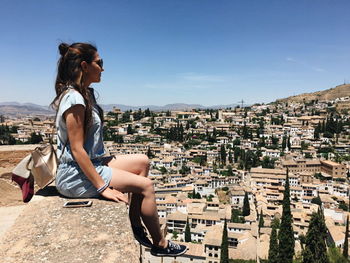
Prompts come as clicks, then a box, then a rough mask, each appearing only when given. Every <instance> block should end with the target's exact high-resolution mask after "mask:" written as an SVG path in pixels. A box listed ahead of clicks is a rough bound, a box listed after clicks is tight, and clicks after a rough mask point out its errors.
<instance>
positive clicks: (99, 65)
mask: <svg viewBox="0 0 350 263" xmlns="http://www.w3.org/2000/svg"><path fill="white" fill-rule="evenodd" d="M85 65H86V66H84V67H85V70H84V73H85V83H86V84H88V86H89V85H90V84H91V83H94V82H100V81H101V73H102V71H104V69H103V62H102V60H101V58H100V56H99V54H98V53H97V52H96V54H95V57H94V59H93V60H92V62H91V63H90V64H89V63H86V64H85ZM84 67H83V68H84Z"/></svg>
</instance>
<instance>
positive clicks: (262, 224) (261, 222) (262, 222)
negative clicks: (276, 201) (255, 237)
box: [259, 209, 265, 231]
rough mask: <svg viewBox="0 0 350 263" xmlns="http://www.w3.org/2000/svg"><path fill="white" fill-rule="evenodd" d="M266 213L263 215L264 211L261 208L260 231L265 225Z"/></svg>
mask: <svg viewBox="0 0 350 263" xmlns="http://www.w3.org/2000/svg"><path fill="white" fill-rule="evenodd" d="M264 223H265V222H264V215H263V212H262V209H261V210H260V215H259V231H260V228H262V227H264Z"/></svg>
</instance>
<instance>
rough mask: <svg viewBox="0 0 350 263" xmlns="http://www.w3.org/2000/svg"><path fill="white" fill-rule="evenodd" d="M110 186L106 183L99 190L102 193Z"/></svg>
mask: <svg viewBox="0 0 350 263" xmlns="http://www.w3.org/2000/svg"><path fill="white" fill-rule="evenodd" d="M107 187H108V183H105V184H104V185H103V186H101V187H100V188H98V189H97V192H99V193H102V192H103V191H104V190H106V188H107Z"/></svg>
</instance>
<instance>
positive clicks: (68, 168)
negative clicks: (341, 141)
mask: <svg viewBox="0 0 350 263" xmlns="http://www.w3.org/2000/svg"><path fill="white" fill-rule="evenodd" d="M74 105H83V106H84V107H85V102H84V99H83V97H82V95H81V94H80V93H79V92H78V91H76V90H74V89H73V88H72V89H70V90H69V91H68V92H67V93H66V94H65V95H64V96H63V98H62V100H61V103H60V105H59V108H58V113H57V118H56V127H57V135H58V136H57V156H58V158H59V162H60V163H59V165H58V169H57V175H56V188H57V190H58V192H60V193H61V194H62V195H64V196H66V197H72V198H89V197H96V196H99V193H98V192H97V189H96V187H95V186H94V185H93V184H92V183H91V182H90V180H89V179H88V178H87V177H86V176H85V174H84V173H83V171H82V170H81V169H80V167H79V165H78V163H77V162H76V161H75V159H74V157H73V155H72V152H71V148H70V144H69V142H68V143H67V144H66V142H67V141H68V134H67V126H66V122H65V120H64V118H63V114H64V113H65V111H67V110H68V109H69V108H71V107H72V106H74ZM65 144H66V146H65V147H64V145H65ZM63 148H64V149H63ZM84 149H85V151H86V152H87V154H88V155H89V157H90V159H91V161H92V163H93V165H94V166H95V168H96V171H97V172H98V174H99V175H100V176H101V177H102V179H103V180H104V181H105V182H106V183H108V184H109V183H110V181H111V179H112V169H111V168H110V167H108V166H105V165H103V162H104V160H105V158H104V157H103V156H104V155H105V149H104V145H103V126H102V122H101V120H100V117H99V115H98V110H97V109H96V108H93V111H92V125H91V127H90V128H89V130H88V131H87V135H86V139H85V142H84Z"/></svg>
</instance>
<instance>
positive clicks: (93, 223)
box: [0, 196, 140, 263]
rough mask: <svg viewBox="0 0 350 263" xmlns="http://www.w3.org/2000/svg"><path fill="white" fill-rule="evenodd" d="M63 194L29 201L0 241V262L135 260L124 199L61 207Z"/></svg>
mask: <svg viewBox="0 0 350 263" xmlns="http://www.w3.org/2000/svg"><path fill="white" fill-rule="evenodd" d="M67 200H68V199H65V198H61V197H58V196H48V197H44V198H38V199H34V200H33V201H31V202H30V203H29V204H28V205H26V207H25V208H24V210H23V211H22V213H20V215H19V216H18V217H17V219H16V221H15V222H14V224H13V225H12V227H11V228H10V229H9V230H8V231H7V232H6V233H5V234H4V235H3V237H2V238H1V240H0V258H1V260H2V261H3V262H7V263H12V262H16V263H17V262H23V263H24V262H52V263H56V262H62V263H64V262H67V263H68V262H69V263H70V262H73V263H74V262H83V263H96V262H106V263H107V262H108V263H114V262H115V263H122V262H127V263H133V262H139V249H140V248H139V246H138V245H137V244H136V242H135V240H134V238H133V235H132V231H131V228H130V223H129V219H128V213H127V209H126V206H125V204H122V203H115V202H111V201H105V200H100V199H90V200H93V205H92V206H91V207H82V208H63V207H62V206H63V204H64V202H66V201H67Z"/></svg>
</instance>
